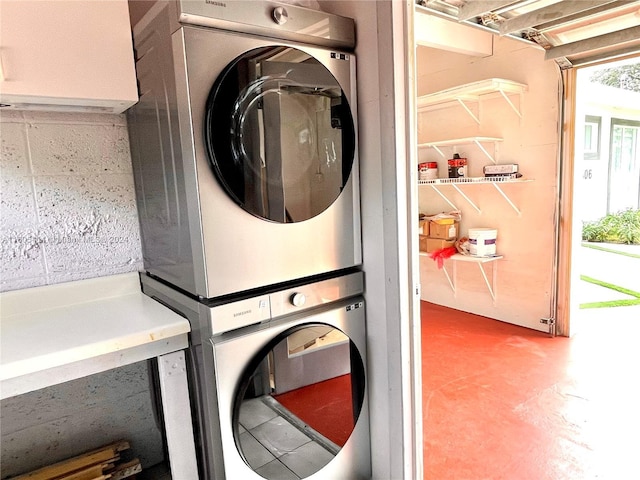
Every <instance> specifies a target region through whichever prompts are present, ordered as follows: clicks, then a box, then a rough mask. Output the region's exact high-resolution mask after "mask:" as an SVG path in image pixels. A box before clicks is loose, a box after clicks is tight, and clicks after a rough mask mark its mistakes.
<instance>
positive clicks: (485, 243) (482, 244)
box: [469, 228, 498, 257]
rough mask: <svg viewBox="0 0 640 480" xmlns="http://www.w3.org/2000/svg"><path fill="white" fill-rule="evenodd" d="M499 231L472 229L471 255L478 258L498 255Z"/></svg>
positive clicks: (470, 230) (470, 240) (470, 232)
mask: <svg viewBox="0 0 640 480" xmlns="http://www.w3.org/2000/svg"><path fill="white" fill-rule="evenodd" d="M497 238H498V230H496V229H495V228H470V229H469V253H471V255H475V256H476V257H490V256H491V255H495V254H496V239H497Z"/></svg>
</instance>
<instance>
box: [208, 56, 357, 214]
mask: <svg viewBox="0 0 640 480" xmlns="http://www.w3.org/2000/svg"><path fill="white" fill-rule="evenodd" d="M331 55H334V56H335V55H337V54H331ZM343 56H344V55H343ZM330 61H331V62H333V64H335V65H336V66H337V67H340V68H343V69H344V68H349V63H348V61H346V60H345V59H339V58H338V59H333V60H330ZM204 138H205V143H206V150H207V155H208V159H209V162H210V164H211V167H212V169H213V172H214V173H215V175H216V177H217V178H218V180H219V182H220V183H221V184H222V186H223V187H224V189H225V190H226V191H227V193H228V194H229V195H230V196H231V198H232V199H233V200H234V201H235V202H236V203H237V204H238V205H240V206H241V207H242V208H243V209H245V210H246V211H247V212H249V213H251V214H253V215H255V216H257V217H260V218H263V219H266V220H271V221H274V222H281V223H292V222H302V221H304V220H307V219H309V218H312V217H315V216H316V215H319V214H320V213H322V212H323V211H325V210H326V209H327V208H329V206H331V204H332V203H333V202H334V201H335V200H336V199H337V198H338V196H339V195H340V192H341V191H342V189H343V187H344V186H345V184H346V183H347V181H348V179H349V175H350V173H351V170H352V165H353V160H354V152H355V129H354V122H353V118H352V115H351V109H350V108H349V104H348V102H347V98H346V96H345V94H344V92H343V90H342V88H341V86H340V84H339V83H338V81H337V80H336V79H335V77H334V76H333V74H332V73H331V72H330V71H329V69H327V68H326V67H325V66H324V65H323V64H322V63H321V62H320V61H318V60H317V59H315V58H314V57H312V56H311V55H309V54H307V53H305V52H303V51H301V50H298V49H295V48H290V47H283V46H276V47H263V48H258V49H254V50H251V51H249V52H246V53H245V54H243V55H241V56H240V57H238V58H236V59H235V60H234V61H233V62H232V63H231V64H229V65H228V66H227V68H226V69H225V70H224V71H223V72H222V73H221V75H220V76H219V77H218V79H217V81H216V83H215V84H214V86H213V88H212V89H211V92H210V94H209V98H208V100H207V106H206V114H205V132H204Z"/></svg>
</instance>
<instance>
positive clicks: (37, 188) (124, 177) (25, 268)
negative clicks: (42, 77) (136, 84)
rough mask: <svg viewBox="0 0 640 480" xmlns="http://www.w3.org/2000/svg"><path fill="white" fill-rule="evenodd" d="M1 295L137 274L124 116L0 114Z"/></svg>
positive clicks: (138, 258) (138, 262) (138, 260)
mask: <svg viewBox="0 0 640 480" xmlns="http://www.w3.org/2000/svg"><path fill="white" fill-rule="evenodd" d="M0 140H1V143H0V145H1V146H0V148H1V150H0V179H1V183H0V192H1V193H0V194H1V197H0V199H1V201H0V241H1V246H2V251H1V257H0V260H1V267H0V269H1V270H0V276H1V284H0V290H1V291H7V290H14V289H18V288H28V287H33V286H38V285H48V284H53V283H60V282H66V281H71V280H81V279H85V278H92V277H98V276H104V275H112V274H116V273H123V272H130V271H136V270H138V269H139V268H141V267H142V254H141V249H140V232H139V227H138V218H137V212H136V205H135V195H134V187H133V174H132V171H131V157H130V154H129V141H128V137H127V127H126V119H125V117H124V115H102V114H52V113H36V112H8V111H3V112H2V116H1V117H0Z"/></svg>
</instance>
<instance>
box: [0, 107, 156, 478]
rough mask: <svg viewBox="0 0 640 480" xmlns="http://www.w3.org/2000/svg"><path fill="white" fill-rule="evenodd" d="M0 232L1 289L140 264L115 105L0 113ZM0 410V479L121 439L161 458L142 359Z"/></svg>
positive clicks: (122, 128)
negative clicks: (97, 110) (112, 111)
mask: <svg viewBox="0 0 640 480" xmlns="http://www.w3.org/2000/svg"><path fill="white" fill-rule="evenodd" d="M0 243H1V246H2V251H1V258H0V277H1V286H0V290H2V291H7V290H14V289H19V288H28V287H34V286H38V285H48V284H53V283H60V282H65V281H70V280H80V279H86V278H92V277H98V276H106V275H111V274H116V273H123V272H130V271H136V270H138V269H140V268H141V267H142V256H141V249H140V232H139V227H138V218H137V212H136V205H135V196H134V186H133V173H132V170H131V157H130V154H129V140H128V136H127V127H126V119H125V117H124V116H123V115H103V114H57V113H56V114H52V113H37V112H9V111H2V112H1V116H0ZM34 301H38V299H37V298H34ZM68 333H69V334H71V335H72V334H73V332H68ZM0 411H1V415H2V417H1V423H2V437H1V439H0V440H1V442H2V458H1V465H2V478H6V477H8V476H12V475H15V474H18V473H22V472H25V471H28V470H31V469H34V468H38V467H40V466H43V465H46V464H49V463H53V462H56V461H59V460H62V459H64V458H67V457H69V456H72V455H76V454H78V453H81V452H83V451H86V450H87V449H92V448H96V447H99V446H100V445H103V444H106V443H109V442H111V441H114V440H117V439H121V438H122V439H127V440H129V441H130V443H131V447H132V448H131V452H132V453H134V454H135V455H136V456H138V457H139V458H140V459H141V461H142V462H143V465H144V466H149V465H153V464H155V463H158V462H160V461H162V460H163V449H162V438H161V434H160V431H159V429H158V428H157V426H156V424H155V421H154V419H153V413H152V403H151V395H150V393H149V376H148V373H147V368H146V363H144V362H143V363H138V364H134V365H128V366H126V367H121V368H118V369H115V370H111V371H109V372H105V373H102V374H97V375H92V376H90V377H86V378H82V379H79V380H76V381H73V382H67V383H64V384H61V385H56V386H54V387H49V388H45V389H42V390H38V391H35V392H31V393H28V394H25V395H20V396H18V397H13V398H9V399H6V400H3V401H2V402H1V403H0Z"/></svg>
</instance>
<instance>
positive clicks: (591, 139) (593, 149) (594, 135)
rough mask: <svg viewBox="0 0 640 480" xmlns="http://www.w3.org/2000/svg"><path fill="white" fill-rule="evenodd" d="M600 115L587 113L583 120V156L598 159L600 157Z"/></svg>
mask: <svg viewBox="0 0 640 480" xmlns="http://www.w3.org/2000/svg"><path fill="white" fill-rule="evenodd" d="M601 122H602V118H601V117H593V116H591V115H587V116H586V117H585V120H584V158H585V160H598V159H599V158H600V124H601Z"/></svg>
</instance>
